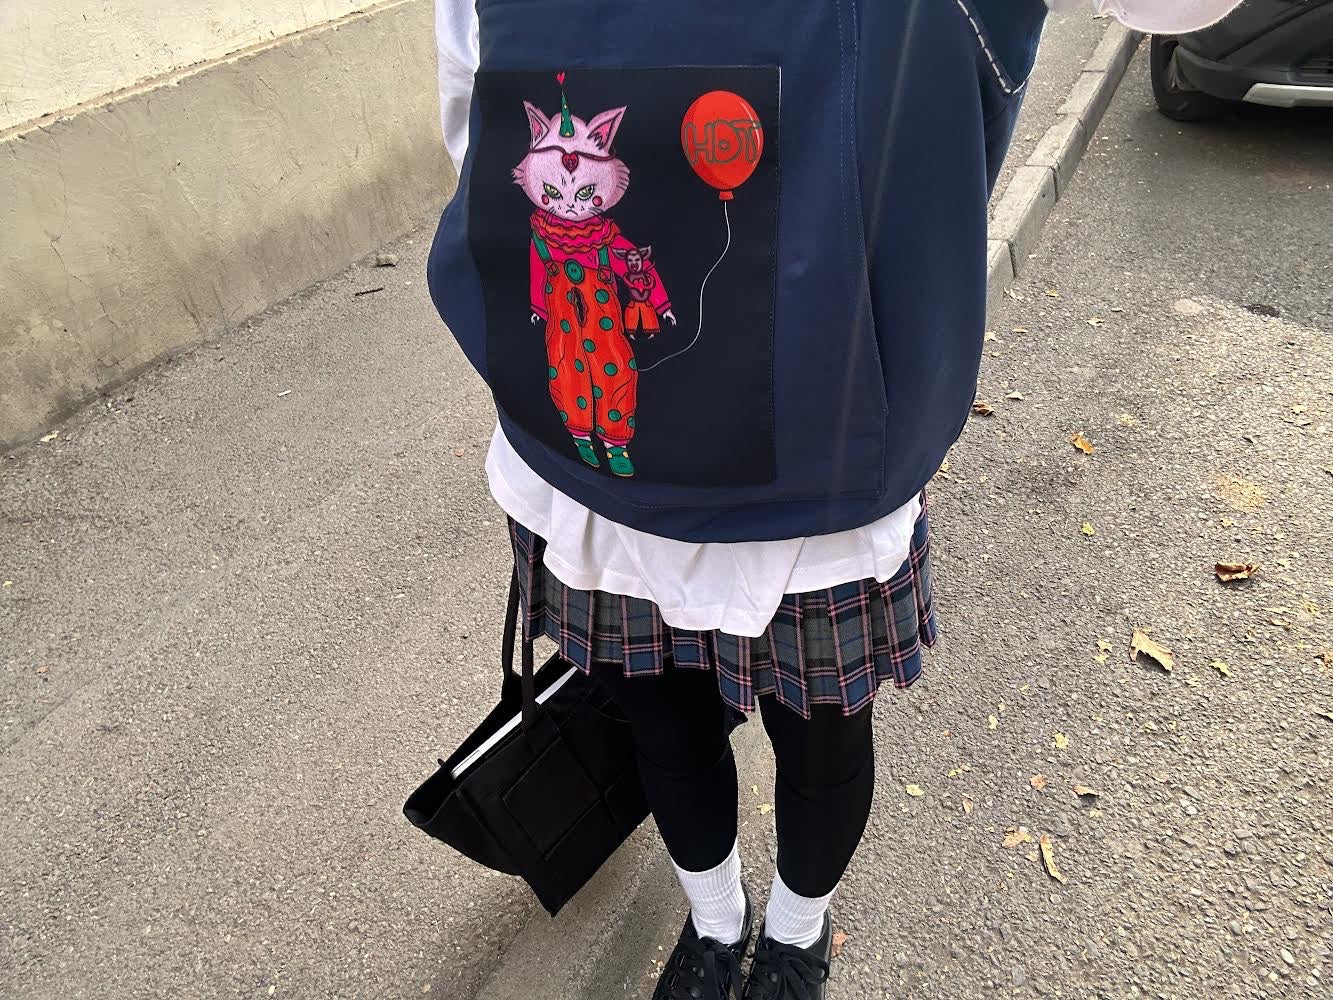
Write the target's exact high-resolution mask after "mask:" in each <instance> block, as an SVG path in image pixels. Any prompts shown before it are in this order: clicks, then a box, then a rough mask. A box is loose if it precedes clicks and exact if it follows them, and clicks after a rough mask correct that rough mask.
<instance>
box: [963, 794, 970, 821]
mask: <svg viewBox="0 0 1333 1000" xmlns="http://www.w3.org/2000/svg"><path fill="white" fill-rule="evenodd" d="M963 812H965V813H967V814H968V815H969V816H971V815H972V800H971V799H969V798H968V797H967V796H966V795H964V796H963Z"/></svg>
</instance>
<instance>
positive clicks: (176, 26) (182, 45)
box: [0, 0, 374, 130]
mask: <svg viewBox="0 0 1333 1000" xmlns="http://www.w3.org/2000/svg"><path fill="white" fill-rule="evenodd" d="M373 5H374V0H263V2H260V3H256V2H254V0H0V130H4V129H7V128H10V127H12V126H14V125H18V124H21V123H22V122H26V121H31V120H32V119H34V118H40V117H41V116H42V115H48V114H53V113H55V112H57V111H62V110H64V109H66V108H69V107H72V106H73V105H75V104H80V103H82V102H83V101H88V100H92V99H94V98H97V97H101V96H102V95H104V94H109V93H111V92H113V91H116V90H121V89H123V88H125V87H129V86H132V85H133V84H136V83H140V82H142V81H144V80H148V79H150V78H152V77H155V76H159V75H161V74H163V73H168V72H170V71H172V70H177V69H182V68H184V67H186V66H191V65H193V64H195V63H198V62H203V61H205V60H208V59H216V58H218V57H219V56H224V55H227V54H229V53H231V52H235V51H237V50H238V49H243V48H245V47H247V46H249V45H254V44H256V43H259V42H266V41H271V40H272V39H274V38H278V37H280V36H282V35H288V34H291V33H292V32H294V31H302V30H304V29H306V28H312V27H314V26H315V25H317V24H322V23H324V22H326V21H332V20H334V19H335V18H339V17H342V16H344V15H345V14H350V13H352V12H353V11H356V10H362V9H364V8H367V7H370V6H373Z"/></svg>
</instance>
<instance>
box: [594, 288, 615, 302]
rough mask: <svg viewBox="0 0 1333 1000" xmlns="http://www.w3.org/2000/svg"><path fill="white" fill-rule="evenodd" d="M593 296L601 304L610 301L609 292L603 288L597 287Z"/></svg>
mask: <svg viewBox="0 0 1333 1000" xmlns="http://www.w3.org/2000/svg"><path fill="white" fill-rule="evenodd" d="M594 298H596V299H597V301H598V302H600V303H601V304H602V305H606V304H607V303H608V302H610V301H611V293H610V292H608V291H607V290H606V289H605V288H599V289H597V294H596V295H595V296H594Z"/></svg>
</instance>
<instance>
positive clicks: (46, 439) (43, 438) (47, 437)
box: [38, 431, 60, 444]
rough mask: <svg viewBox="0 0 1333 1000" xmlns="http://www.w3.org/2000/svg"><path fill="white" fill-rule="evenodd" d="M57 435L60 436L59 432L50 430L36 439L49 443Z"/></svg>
mask: <svg viewBox="0 0 1333 1000" xmlns="http://www.w3.org/2000/svg"><path fill="white" fill-rule="evenodd" d="M58 437H60V432H59V431H52V432H51V433H50V434H43V435H42V436H41V437H40V438H38V440H39V441H41V442H42V444H50V443H51V442H52V441H54V440H55V439H56V438H58Z"/></svg>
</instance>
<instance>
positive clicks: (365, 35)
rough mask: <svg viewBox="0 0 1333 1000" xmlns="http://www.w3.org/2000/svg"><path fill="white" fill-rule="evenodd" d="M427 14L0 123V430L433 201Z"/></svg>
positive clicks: (426, 8)
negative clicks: (59, 112) (12, 124)
mask: <svg viewBox="0 0 1333 1000" xmlns="http://www.w3.org/2000/svg"><path fill="white" fill-rule="evenodd" d="M275 6H277V5H275ZM432 18H433V9H432V4H431V0H388V2H385V3H381V4H378V5H376V6H374V7H371V8H370V9H369V10H367V11H365V12H361V13H356V14H353V15H350V16H348V17H347V18H344V19H342V20H339V21H335V22H333V23H331V24H328V25H323V26H318V27H314V28H310V29H307V30H305V31H302V32H298V33H296V34H294V35H289V36H286V37H284V38H281V39H278V40H276V41H274V42H272V43H270V44H267V45H263V46H260V47H257V48H252V49H250V50H246V51H244V52H242V53H239V54H237V55H234V56H229V57H226V58H223V59H219V60H215V61H213V62H209V63H204V64H201V65H197V66H194V67H192V68H190V69H189V70H186V71H183V72H181V73H180V74H177V75H174V76H170V77H168V78H166V79H158V80H156V81H154V82H152V83H151V84H149V85H146V86H143V87H139V88H137V89H133V90H131V91H129V92H125V93H121V94H119V95H114V96H113V98H112V99H111V100H109V101H104V102H95V103H93V104H91V105H85V106H84V107H82V108H80V109H79V110H78V111H77V112H75V113H72V114H69V115H65V116H57V117H51V118H48V119H46V120H42V121H38V122H36V123H32V124H29V125H25V126H20V127H17V128H15V129H11V130H10V131H9V132H8V133H4V134H2V135H0V226H2V227H3V232H4V238H3V239H2V240H0V289H2V290H3V291H0V445H5V444H12V443H14V442H17V441H21V440H25V439H28V438H31V437H32V436H34V435H36V434H38V433H40V432H41V431H42V430H43V429H44V428H45V427H47V426H49V425H50V423H51V422H52V421H54V420H56V419H58V418H59V417H60V416H61V415H63V414H65V413H67V412H69V411H70V410H71V409H72V408H73V407H75V406H77V405H79V404H80V403H82V402H84V401H86V400H87V399H89V398H91V397H93V396H95V395H96V394H97V393H98V392H99V391H102V390H105V389H106V388H107V387H109V386H111V385H114V384H116V383H117V382H119V381H123V380H124V379H125V378H128V377H129V376H131V375H133V374H134V373H135V372H137V371H139V370H141V369H142V368H144V367H145V366H147V365H149V364H151V363H153V362H154V361H156V360H159V359H161V358H162V357H164V356H166V355H168V354H170V353H172V352H174V351H177V350H180V349H181V348H184V347H187V346H190V345H193V344H197V343H199V342H201V341H204V340H207V339H209V338H212V337H214V336H216V335H217V334H219V333H220V332H222V331H224V330H226V329H227V328H228V327H230V326H233V325H234V324H236V323H238V322H240V321H242V320H244V319H246V318H248V317H249V316H252V315H254V314H255V313H257V312H259V311H261V310H263V309H264V308H266V307H267V306H269V305H271V304H272V303H274V302H277V301H279V300H281V299H283V298H285V297H287V296H288V295H290V294H292V293H293V292H296V291H299V290H300V289H302V288H305V287H307V286H309V285H310V284H312V283H314V282H316V281H318V280H320V279H322V278H324V277H326V276H328V275H330V274H333V273H335V272H337V271H339V270H341V269H342V268H344V267H346V266H347V264H348V263H350V262H351V261H353V260H355V259H357V258H358V257H360V256H363V255H364V254H366V253H368V252H370V251H373V250H374V249H375V248H377V247H378V246H380V245H381V244H382V243H383V242H385V241H386V240H388V239H390V238H392V237H394V236H396V235H398V234H401V233H402V232H405V231H406V230H408V229H410V228H412V227H413V226H414V225H417V224H419V223H421V222H425V221H429V220H431V219H433V218H434V217H435V216H436V214H437V213H438V211H439V209H440V207H441V206H442V205H443V203H444V202H445V201H446V200H447V197H448V195H449V193H450V192H451V190H452V187H453V182H454V179H453V171H452V168H451V167H450V166H449V165H448V162H447V158H446V156H445V154H444V151H443V146H442V143H441V139H440V134H439V111H438V94H437V90H436V69H435V38H434V32H433V27H432Z"/></svg>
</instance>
